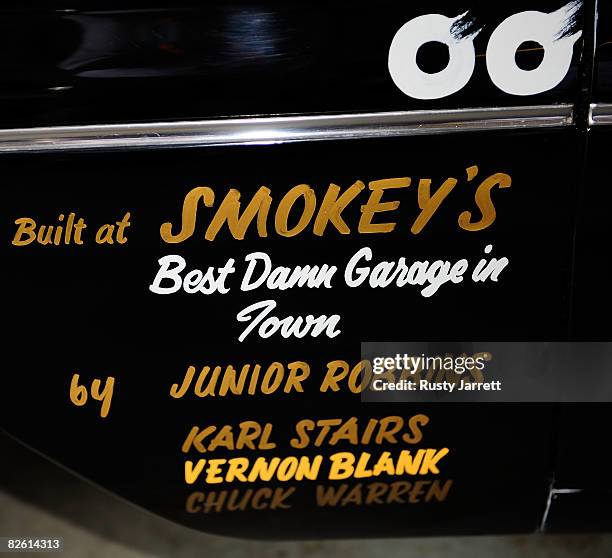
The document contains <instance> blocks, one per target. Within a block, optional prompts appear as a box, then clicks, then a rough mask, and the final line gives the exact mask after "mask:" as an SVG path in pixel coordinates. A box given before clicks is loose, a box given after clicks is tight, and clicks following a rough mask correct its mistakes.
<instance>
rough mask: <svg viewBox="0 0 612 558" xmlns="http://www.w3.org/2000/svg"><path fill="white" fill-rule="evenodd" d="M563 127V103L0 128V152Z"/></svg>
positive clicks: (566, 110)
mask: <svg viewBox="0 0 612 558" xmlns="http://www.w3.org/2000/svg"><path fill="white" fill-rule="evenodd" d="M571 124H572V105H569V104H563V105H535V106H525V107H499V108H479V109H458V110H424V111H410V112H378V113H364V114H359V113H357V114H333V115H331V114H330V115H314V116H269V117H245V118H227V119H216V120H194V121H181V122H152V123H137V124H99V125H98V124H95V125H86V126H53V127H47V128H19V129H5V130H0V153H20V152H28V153H29V152H49V151H68V150H70V151H71V150H92V149H98V150H100V149H102V150H106V149H121V148H130V149H132V148H159V147H195V146H212V145H267V144H276V143H287V142H295V141H317V140H338V139H357V138H381V137H390V136H413V135H431V134H446V133H450V132H462V131H483V130H502V129H522V128H539V127H559V126H568V125H571Z"/></svg>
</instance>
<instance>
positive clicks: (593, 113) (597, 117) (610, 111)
mask: <svg viewBox="0 0 612 558" xmlns="http://www.w3.org/2000/svg"><path fill="white" fill-rule="evenodd" d="M610 124H612V103H591V106H590V107H589V126H602V125H603V126H605V125H610Z"/></svg>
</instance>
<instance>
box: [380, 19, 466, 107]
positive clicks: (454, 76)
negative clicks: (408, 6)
mask: <svg viewBox="0 0 612 558" xmlns="http://www.w3.org/2000/svg"><path fill="white" fill-rule="evenodd" d="M461 17H463V16H462V15H460V16H458V17H456V18H455V19H452V18H450V17H446V16H443V15H440V14H428V15H424V16H420V17H417V18H414V19H411V20H410V21H409V22H408V23H405V24H404V25H403V26H402V27H401V28H400V30H399V31H398V32H397V33H396V34H395V37H393V41H392V42H391V47H390V48H389V72H390V73H391V77H392V78H393V81H394V82H395V85H397V86H398V87H399V88H400V89H401V90H402V91H403V92H404V93H405V94H406V95H409V96H410V97H414V98H415V99H440V98H441V97H446V96H447V95H450V94H451V93H455V92H456V91H459V90H460V89H461V88H462V87H463V86H464V85H465V84H466V83H467V82H468V81H470V78H471V77H472V73H473V72H474V65H475V64H476V54H475V53H474V44H473V43H472V38H471V37H468V38H467V39H461V40H457V39H455V37H453V35H452V33H451V27H452V25H453V23H455V21H457V20H458V19H459V18H461ZM432 41H436V42H439V43H444V44H445V45H446V46H447V47H448V53H449V62H448V65H447V66H446V68H444V69H443V70H441V71H439V72H436V73H434V74H428V73H426V72H424V71H423V70H421V68H419V66H418V65H417V60H416V56H417V51H418V50H419V48H420V47H421V46H422V45H424V44H426V43H429V42H432Z"/></svg>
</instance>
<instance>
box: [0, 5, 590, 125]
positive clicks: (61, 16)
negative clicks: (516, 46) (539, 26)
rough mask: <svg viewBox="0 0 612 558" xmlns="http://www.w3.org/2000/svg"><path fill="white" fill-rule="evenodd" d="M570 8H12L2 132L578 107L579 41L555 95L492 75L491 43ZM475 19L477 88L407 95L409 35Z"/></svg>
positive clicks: (2, 85) (1, 91) (523, 57)
mask: <svg viewBox="0 0 612 558" xmlns="http://www.w3.org/2000/svg"><path fill="white" fill-rule="evenodd" d="M566 3H567V2H564V1H559V0H539V1H538V2H535V3H534V2H533V1H529V0H521V1H520V2H507V3H505V4H500V3H498V2H495V3H494V7H491V3H490V2H473V1H468V0H465V1H459V2H454V1H453V2H451V1H448V0H436V1H434V2H427V3H411V2H403V3H402V2H400V3H398V2H395V1H391V0H383V1H381V2H376V3H373V4H355V3H348V2H332V3H329V2H328V3H324V2H315V1H307V0H300V1H296V2H290V3H288V2H276V1H262V0H259V1H253V0H250V1H247V0H245V1H244V2H241V3H235V2H224V1H221V2H207V3H180V4H173V5H172V7H170V6H162V5H155V4H153V5H150V4H149V5H146V6H139V5H129V4H128V5H122V6H121V7H113V6H111V7H108V6H106V7H104V6H100V5H95V4H92V3H86V2H83V3H81V4H80V5H78V4H75V5H74V6H73V5H72V4H71V5H70V6H69V8H70V9H67V8H66V7H65V6H63V5H59V6H57V7H53V6H49V5H47V4H44V5H43V4H40V5H39V6H38V7H36V8H31V9H21V8H20V7H19V5H14V6H13V7H9V6H7V5H6V4H5V5H3V6H2V7H0V68H2V73H1V74H0V100H1V106H0V127H22V126H41V125H58V124H71V123H99V122H117V121H141V120H153V121H155V120H165V119H194V118H207V117H218V116H240V115H254V114H280V113H282V114H290V113H320V112H350V111H358V112H363V111H365V112H367V111H392V110H414V109H432V108H461V107H480V106H498V105H507V106H511V105H523V104H532V105H533V104H546V103H559V102H573V101H574V100H575V99H576V97H577V96H578V94H579V84H578V81H577V65H578V63H579V59H580V55H579V52H580V44H581V43H580V41H578V43H577V44H576V47H575V55H574V62H573V65H572V67H571V68H570V70H569V72H568V73H567V75H566V77H565V79H563V81H562V82H561V83H560V84H559V85H558V86H557V87H555V88H554V89H553V90H551V91H547V92H545V93H542V94H538V95H531V96H527V97H521V96H516V95H509V94H507V93H504V92H502V91H500V90H499V89H498V88H497V87H495V85H494V84H493V83H492V82H491V80H490V78H489V76H488V74H487V71H486V65H485V51H486V46H487V43H488V39H489V37H490V35H491V33H492V31H493V29H495V27H496V26H497V24H498V23H499V22H501V21H502V20H504V19H505V18H507V17H508V16H510V15H512V14H515V13H518V12H521V11H524V10H528V9H535V8H537V9H540V10H542V11H544V12H552V11H554V10H556V9H558V8H560V7H561V6H563V5H565V4H566ZM43 6H44V7H43ZM54 8H55V9H54ZM470 9H471V10H472V11H473V12H474V13H476V14H477V17H476V20H475V23H474V26H475V27H478V28H482V31H481V32H480V33H479V34H478V35H477V36H476V37H475V38H474V46H475V50H476V56H477V58H476V60H477V61H476V68H475V71H474V74H473V76H472V79H471V80H470V81H469V82H468V84H467V85H466V86H465V87H464V88H463V89H462V90H461V91H459V92H457V93H455V94H453V95H451V96H449V97H447V98H443V99H436V100H430V101H422V100H417V99H412V98H410V97H407V96H406V95H404V94H403V93H402V92H401V91H400V90H399V89H398V88H397V87H396V86H395V84H394V83H393V81H392V79H391V77H390V75H389V71H388V68H387V58H388V51H389V46H390V44H391V41H392V39H393V36H394V35H395V33H396V32H397V30H398V29H399V28H400V27H401V26H402V25H403V24H404V23H406V22H407V21H409V20H411V19H412V18H414V17H417V16H420V15H423V14H429V13H434V14H435V13H440V14H443V15H445V16H447V17H456V16H458V15H460V14H462V13H464V12H466V11H467V10H470ZM577 26H578V28H579V27H580V22H578V23H577ZM525 46H526V48H525V49H524V51H523V52H521V53H520V55H518V57H519V59H520V64H524V65H525V66H526V67H533V66H535V65H537V64H538V61H539V60H540V59H541V50H538V49H537V45H536V47H535V49H534V48H533V47H534V45H531V47H530V45H525ZM424 57H425V59H427V58H430V59H432V62H431V63H432V68H436V67H437V66H439V65H441V64H442V63H443V62H440V60H439V56H438V55H437V54H436V53H435V52H433V51H432V52H430V54H429V55H427V53H426V54H425V56H424ZM442 60H443V57H442ZM430 69H431V68H430Z"/></svg>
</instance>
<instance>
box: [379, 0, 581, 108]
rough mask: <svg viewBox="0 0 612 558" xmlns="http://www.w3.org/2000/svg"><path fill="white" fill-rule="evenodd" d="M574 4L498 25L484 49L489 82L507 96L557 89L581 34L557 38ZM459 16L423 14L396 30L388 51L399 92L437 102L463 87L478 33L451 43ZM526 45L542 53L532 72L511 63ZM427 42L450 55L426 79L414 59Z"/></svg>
mask: <svg viewBox="0 0 612 558" xmlns="http://www.w3.org/2000/svg"><path fill="white" fill-rule="evenodd" d="M579 5H580V2H577V1H572V2H570V3H569V4H567V5H565V6H564V7H562V8H561V9H559V10H557V11H555V12H552V13H550V14H546V13H543V12H537V11H527V12H521V13H518V14H514V15H512V16H510V17H508V18H506V19H505V20H504V21H502V22H501V23H500V24H499V25H498V26H497V28H496V29H495V30H494V31H493V33H492V34H491V37H490V39H489V43H488V45H487V52H486V63H487V71H488V72H489V76H490V77H491V81H493V83H494V84H495V85H496V86H497V87H498V88H499V89H501V90H502V91H504V92H505V93H508V94H510V95H534V94H537V93H542V92H544V91H548V90H550V89H552V88H553V87H555V86H556V85H558V84H559V83H560V82H561V80H562V79H563V78H564V77H565V75H566V74H567V72H568V70H569V68H570V65H571V62H572V56H573V50H574V43H575V42H576V41H577V40H578V39H579V38H580V36H581V35H582V31H578V32H577V33H574V34H573V35H570V36H568V37H562V36H561V35H562V33H563V30H564V28H565V26H566V25H567V22H568V21H569V19H570V18H571V16H572V15H573V13H574V12H575V11H576V10H577V8H578V6H579ZM464 15H465V14H461V15H459V16H457V17H456V18H449V17H446V16H443V15H440V14H427V15H423V16H419V17H416V18H414V19H411V20H410V21H409V22H407V23H405V24H404V25H402V27H400V29H399V30H398V32H397V33H396V34H395V36H394V37H393V40H392V41H391V46H390V47H389V73H390V74H391V78H392V79H393V82H394V83H395V85H397V87H398V88H399V89H400V90H401V91H402V92H403V93H405V94H406V95H408V96H409V97H413V98H415V99H440V98H442V97H446V96H448V95H451V94H452V93H456V92H457V91H459V90H460V89H462V88H463V87H464V86H465V85H466V84H467V83H468V81H469V80H470V78H471V77H472V74H473V72H474V67H475V60H476V57H475V53H474V45H473V38H474V37H475V36H476V35H477V34H478V33H479V32H480V30H478V31H477V32H476V33H473V34H472V35H470V36H468V37H465V38H461V39H457V38H455V37H454V34H453V33H452V25H453V23H455V22H456V21H457V20H459V19H460V18H462V17H463V16H464ZM527 41H533V42H536V43H539V44H540V45H542V48H543V51H544V58H543V60H542V62H541V63H540V65H539V66H538V67H537V68H534V69H533V70H523V69H522V68H519V67H518V65H517V64H516V59H515V56H516V52H517V50H518V48H519V46H520V45H521V44H522V43H524V42H527ZM429 42H440V43H443V44H445V45H446V46H447V47H448V52H449V62H448V64H447V66H446V67H445V68H444V69H442V70H440V71H439V72H435V73H431V74H430V73H427V72H424V71H423V70H421V68H419V66H418V64H417V59H416V57H417V52H418V50H419V48H420V47H421V46H423V45H424V44H426V43H429Z"/></svg>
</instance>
